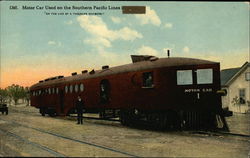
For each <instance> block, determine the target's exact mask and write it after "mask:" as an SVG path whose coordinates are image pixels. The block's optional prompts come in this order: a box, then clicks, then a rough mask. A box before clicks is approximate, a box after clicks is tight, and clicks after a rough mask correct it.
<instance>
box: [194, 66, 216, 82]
mask: <svg viewBox="0 0 250 158" xmlns="http://www.w3.org/2000/svg"><path fill="white" fill-rule="evenodd" d="M196 73H197V84H211V83H213V70H212V69H198V70H197V71H196Z"/></svg>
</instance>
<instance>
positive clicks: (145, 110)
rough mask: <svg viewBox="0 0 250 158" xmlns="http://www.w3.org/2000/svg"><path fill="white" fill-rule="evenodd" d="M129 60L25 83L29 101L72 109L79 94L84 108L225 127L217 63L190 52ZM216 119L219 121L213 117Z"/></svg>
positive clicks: (50, 109)
mask: <svg viewBox="0 0 250 158" xmlns="http://www.w3.org/2000/svg"><path fill="white" fill-rule="evenodd" d="M132 60H133V63H131V64H127V65H122V66H117V67H112V68H109V67H108V66H104V67H103V68H102V69H101V70H97V71H95V70H92V71H90V72H87V71H82V73H81V74H76V73H72V76H68V77H63V76H58V77H53V78H49V79H46V80H43V81H40V82H39V83H37V84H34V85H33V86H31V88H30V91H31V105H32V106H35V107H36V108H39V109H40V112H41V114H42V115H45V114H46V113H47V114H49V115H55V114H57V115H67V114H70V113H73V112H74V108H75V105H74V103H75V101H76V99H77V96H78V95H81V96H82V98H83V99H84V101H85V110H86V111H87V112H97V113H99V114H100V117H102V118H108V117H117V116H118V117H120V120H121V122H122V123H123V124H126V125H127V124H131V123H134V122H139V121H146V122H151V123H152V124H156V125H157V126H162V127H165V126H168V127H169V126H170V127H173V126H176V127H185V128H200V127H202V128H203V127H207V126H210V127H211V126H213V127H214V126H220V123H221V124H222V128H223V129H227V125H226V122H225V119H224V116H223V114H222V113H223V112H222V105H221V95H220V94H218V93H217V92H218V91H219V90H220V88H221V87H220V64H219V63H217V62H212V61H207V60H201V59H192V58H175V57H171V58H160V59H158V58H157V57H154V56H132ZM218 122H220V123H218Z"/></svg>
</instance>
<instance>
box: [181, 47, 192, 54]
mask: <svg viewBox="0 0 250 158" xmlns="http://www.w3.org/2000/svg"><path fill="white" fill-rule="evenodd" d="M182 50H183V52H184V53H189V51H190V49H189V47H187V46H185V47H184V48H183V49H182Z"/></svg>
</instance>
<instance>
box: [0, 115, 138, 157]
mask: <svg viewBox="0 0 250 158" xmlns="http://www.w3.org/2000/svg"><path fill="white" fill-rule="evenodd" d="M0 120H3V121H6V122H12V123H14V124H17V125H19V126H22V127H25V128H29V129H33V130H36V131H39V132H41V133H46V134H49V135H53V136H56V137H59V138H63V139H67V140H71V141H74V142H78V143H81V144H85V145H90V146H94V147H97V148H101V149H104V150H109V151H112V152H116V153H120V154H123V155H126V156H131V157H140V156H137V155H134V154H130V153H127V152H124V151H120V150H117V149H113V148H110V147H106V146H103V145H98V144H94V143H90V142H87V141H82V140H77V139H74V138H70V137H66V136H63V135H59V134H56V133H52V132H47V131H45V130H42V129H39V128H34V127H30V126H27V125H23V124H20V123H17V122H15V121H7V120H4V119H1V118H0Z"/></svg>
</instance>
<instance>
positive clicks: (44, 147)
mask: <svg viewBox="0 0 250 158" xmlns="http://www.w3.org/2000/svg"><path fill="white" fill-rule="evenodd" d="M0 132H1V133H3V134H7V135H10V136H12V137H15V138H17V139H19V140H21V141H23V142H25V143H28V144H31V145H33V146H35V147H37V148H40V149H43V150H45V151H47V152H49V153H51V154H53V155H54V156H55V157H66V156H65V155H63V154H61V153H59V152H57V151H54V150H52V149H50V148H47V147H46V146H43V145H40V144H38V143H35V142H31V141H29V140H28V139H25V138H23V137H21V136H19V135H17V134H14V133H12V132H9V131H6V130H3V129H0Z"/></svg>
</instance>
